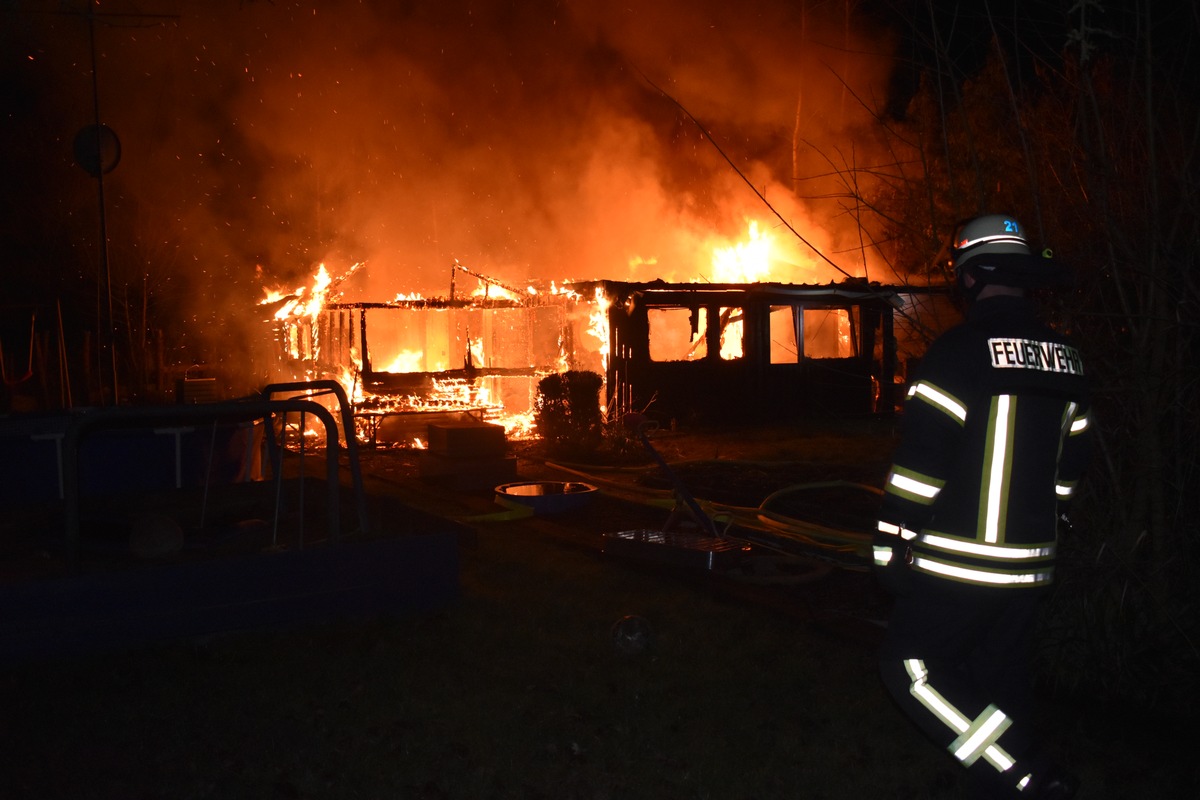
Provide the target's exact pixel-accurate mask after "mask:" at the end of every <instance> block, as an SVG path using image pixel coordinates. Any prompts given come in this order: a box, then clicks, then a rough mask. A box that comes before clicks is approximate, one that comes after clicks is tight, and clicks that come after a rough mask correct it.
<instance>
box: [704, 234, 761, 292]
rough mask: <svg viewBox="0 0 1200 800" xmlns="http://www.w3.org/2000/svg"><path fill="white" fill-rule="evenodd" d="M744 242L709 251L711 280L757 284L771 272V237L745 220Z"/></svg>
mask: <svg viewBox="0 0 1200 800" xmlns="http://www.w3.org/2000/svg"><path fill="white" fill-rule="evenodd" d="M748 227H749V231H748V236H749V239H748V241H745V242H739V243H738V244H735V245H733V246H732V247H718V248H716V249H715V250H713V256H712V268H713V280H714V281H715V282H717V283H757V282H759V281H761V280H762V279H763V278H765V277H767V276H768V275H770V273H771V237H770V236H769V235H767V234H764V233H759V230H758V222H757V221H755V220H750V221H749V225H748Z"/></svg>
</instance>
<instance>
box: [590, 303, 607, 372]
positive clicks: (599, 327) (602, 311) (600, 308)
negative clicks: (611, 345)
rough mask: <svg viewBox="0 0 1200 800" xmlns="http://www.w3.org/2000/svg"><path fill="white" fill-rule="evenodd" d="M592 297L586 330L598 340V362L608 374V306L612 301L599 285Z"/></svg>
mask: <svg viewBox="0 0 1200 800" xmlns="http://www.w3.org/2000/svg"><path fill="white" fill-rule="evenodd" d="M593 299H594V301H595V305H594V306H593V308H592V311H591V313H590V314H589V315H588V328H587V332H588V333H590V334H591V335H592V336H594V337H596V339H597V340H598V341H599V342H600V348H599V349H600V364H601V366H602V367H603V369H604V374H608V341H609V338H608V307H609V306H610V305H612V301H611V300H609V298H608V297H607V296H606V295H605V294H604V291H603V290H602V289H600V288H599V287H597V289H596V295H595V297H594V298H593Z"/></svg>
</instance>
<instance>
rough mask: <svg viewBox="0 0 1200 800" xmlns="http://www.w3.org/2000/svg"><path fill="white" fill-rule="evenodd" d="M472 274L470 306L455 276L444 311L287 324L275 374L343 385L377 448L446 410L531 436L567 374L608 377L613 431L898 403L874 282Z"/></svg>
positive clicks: (400, 306) (439, 305) (377, 305)
mask: <svg viewBox="0 0 1200 800" xmlns="http://www.w3.org/2000/svg"><path fill="white" fill-rule="evenodd" d="M460 272H461V273H465V274H469V275H472V276H474V277H475V278H477V279H478V280H479V285H480V287H481V288H480V289H478V290H476V291H475V292H474V293H473V294H471V295H470V296H466V297H463V296H460V295H459V294H458V293H457V292H456V289H455V283H454V280H453V278H452V282H451V292H450V295H449V296H448V297H445V298H436V299H427V298H420V297H398V298H396V299H394V300H392V301H388V302H355V303H341V302H327V303H324V304H323V305H321V306H320V307H319V308H317V309H315V310H313V311H309V310H308V309H307V308H306V307H303V306H299V307H300V308H303V310H304V313H291V312H289V313H284V314H282V315H277V316H276V322H277V328H276V336H275V340H276V344H277V355H278V358H279V361H280V363H279V365H278V367H279V369H281V370H282V371H284V372H286V373H290V375H291V376H292V377H297V376H304V377H309V378H335V379H338V380H340V381H342V383H343V384H344V385H346V387H347V390H348V392H347V393H348V395H349V396H350V397H351V398H352V400H353V403H354V406H355V415H356V418H357V419H358V421H359V424H360V431H359V433H360V435H364V434H365V435H367V436H369V438H371V439H372V440H377V439H381V438H382V439H385V440H395V441H405V440H407V439H409V438H410V437H411V436H412V434H413V432H414V431H416V432H418V435H419V432H420V431H421V430H422V426H423V423H422V422H421V420H422V419H427V418H428V415H430V414H436V413H445V412H455V413H457V412H469V413H472V414H475V415H477V416H478V417H479V418H480V419H491V420H493V421H498V422H503V424H504V425H505V428H506V429H507V430H508V431H509V433H510V434H512V433H515V434H517V435H520V434H521V433H522V432H525V431H527V430H528V428H529V424H530V419H531V417H532V409H533V408H534V406H535V401H536V395H537V388H538V382H539V381H540V380H541V379H542V378H543V377H545V376H547V375H550V374H553V373H556V372H563V371H566V370H587V371H593V372H597V373H599V374H601V375H602V376H603V377H604V389H603V396H602V397H601V398H599V400H600V402H601V403H602V404H603V405H604V406H605V407H606V410H607V411H608V412H609V416H610V418H612V417H613V416H614V415H623V414H625V413H630V412H637V413H644V414H647V415H648V416H650V417H652V418H656V419H659V420H660V421H662V422H664V423H675V422H677V421H682V422H685V423H686V422H712V421H718V420H722V421H723V420H734V421H752V422H753V421H764V420H772V419H792V418H797V417H802V416H814V415H827V414H869V413H875V412H881V411H890V410H891V409H892V408H893V405H894V398H893V396H892V394H893V386H894V380H895V375H896V341H895V332H894V325H893V313H894V312H895V310H896V309H897V308H898V307H900V306H901V305H902V303H901V298H900V295H899V294H898V292H897V291H896V290H893V289H890V288H887V287H881V286H880V285H878V284H868V283H866V282H865V281H858V280H851V281H846V282H843V283H840V284H828V285H823V286H803V285H792V284H782V283H741V284H739V283H721V284H713V283H667V282H664V281H661V280H659V281H653V282H648V283H636V282H626V281H606V280H601V281H588V282H579V283H567V284H564V285H563V286H559V287H555V286H550V287H545V288H543V289H539V288H535V287H529V288H527V289H526V290H524V291H522V290H518V289H515V288H513V287H511V286H505V285H503V284H502V283H500V282H499V281H496V280H494V279H490V278H487V277H486V276H482V275H478V274H476V273H472V272H471V271H470V270H467V269H466V268H464V267H461V266H460V265H455V268H454V270H453V272H452V275H457V274H459V273H460ZM404 420H409V421H413V423H414V424H412V425H406V424H405V422H404Z"/></svg>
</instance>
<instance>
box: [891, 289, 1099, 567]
mask: <svg viewBox="0 0 1200 800" xmlns="http://www.w3.org/2000/svg"><path fill="white" fill-rule="evenodd" d="M1089 428H1090V423H1089V419H1088V396H1087V385H1086V378H1085V376H1084V367H1083V360H1082V358H1081V357H1080V355H1079V352H1078V351H1077V350H1076V349H1075V348H1074V347H1072V346H1071V344H1070V343H1069V342H1068V341H1067V340H1066V339H1065V338H1064V337H1063V336H1061V335H1060V334H1058V333H1056V332H1055V331H1053V330H1051V329H1050V328H1049V327H1047V326H1045V325H1043V324H1042V323H1041V322H1039V321H1038V320H1037V318H1036V316H1035V314H1034V308H1033V305H1032V303H1031V302H1030V301H1029V300H1027V299H1025V298H1019V297H1007V296H1006V297H993V298H988V299H986V300H982V301H979V302H978V303H976V304H975V305H974V306H973V307H972V308H971V311H970V314H969V316H968V319H967V321H966V322H965V323H964V324H962V325H960V326H958V327H957V328H955V329H953V330H951V331H949V332H947V333H946V334H945V335H944V336H942V337H941V338H939V339H938V340H937V341H936V342H934V344H933V345H931V346H930V348H929V351H928V352H927V354H926V356H925V358H924V359H923V361H922V363H921V366H920V368H919V374H918V376H917V380H916V381H915V382H914V383H913V384H912V386H911V388H910V390H909V393H908V399H907V401H906V403H905V410H904V430H903V435H902V437H901V440H900V444H899V446H898V447H897V449H896V453H895V456H894V461H893V466H892V469H891V471H890V472H889V474H888V477H887V482H886V484H885V486H884V499H883V503H882V505H881V508H880V523H879V526H878V531H877V533H876V536H875V548H874V552H875V563H876V565H877V566H878V567H880V568H893V569H894V568H897V567H900V566H901V565H899V564H897V562H898V561H900V560H902V561H903V562H904V564H907V565H908V567H910V568H911V569H912V570H913V571H914V572H917V573H922V574H924V575H927V576H931V577H933V578H937V579H942V580H947V581H954V582H957V583H964V584H971V585H981V586H995V587H1012V588H1031V587H1038V586H1045V585H1047V584H1048V583H1050V582H1051V581H1052V580H1053V576H1054V558H1055V549H1056V538H1057V521H1058V516H1059V514H1060V513H1061V512H1062V511H1063V510H1064V509H1065V507H1066V505H1067V504H1068V503H1069V501H1070V500H1071V498H1072V496H1073V494H1074V491H1075V487H1076V486H1077V484H1078V481H1079V478H1080V476H1081V474H1082V470H1083V467H1084V462H1085V461H1086V450H1087V447H1086V445H1087V440H1088V433H1089Z"/></svg>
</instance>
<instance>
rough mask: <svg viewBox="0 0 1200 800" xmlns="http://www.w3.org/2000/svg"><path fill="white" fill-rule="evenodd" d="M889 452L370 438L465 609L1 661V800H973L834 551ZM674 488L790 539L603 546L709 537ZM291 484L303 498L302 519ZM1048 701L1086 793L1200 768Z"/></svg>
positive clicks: (843, 429)
mask: <svg viewBox="0 0 1200 800" xmlns="http://www.w3.org/2000/svg"><path fill="white" fill-rule="evenodd" d="M893 433H894V431H893V429H892V427H891V424H890V422H888V421H884V420H864V421H861V422H860V423H856V424H854V425H850V426H848V427H847V426H845V425H840V426H837V427H830V426H825V425H821V424H816V423H813V424H809V425H804V426H788V427H779V428H775V429H773V430H762V429H756V430H727V431H700V432H678V431H676V432H671V431H662V432H656V434H655V435H654V436H653V437H652V438H651V443H652V446H653V448H654V450H655V451H656V452H657V453H658V454H659V455H660V456H661V457H662V458H663V460H664V461H666V462H667V463H668V464H669V470H664V469H663V468H662V466H661V465H660V464H658V463H657V462H655V461H654V460H653V459H652V458H648V457H645V456H638V457H633V456H631V455H630V454H626V455H625V457H623V458H619V459H618V458H611V457H609V458H597V459H595V460H594V461H593V462H592V463H580V462H579V461H576V462H571V463H564V461H562V460H555V459H553V458H551V457H549V456H548V455H547V454H546V453H545V452H543V450H542V449H541V448H539V447H538V446H536V445H534V444H531V443H521V442H513V443H511V444H510V447H509V453H510V457H511V458H512V461H511V462H508V463H507V465H506V466H504V467H502V468H501V467H497V468H496V471H495V472H489V471H488V470H487V469H482V468H481V469H478V470H474V471H472V470H467V471H466V474H457V475H441V476H436V477H432V478H431V477H430V476H429V475H428V474H425V475H423V474H422V473H423V470H424V471H427V464H428V462H425V461H423V459H424V458H426V456H425V455H424V454H422V453H421V452H419V451H409V450H405V449H398V448H364V449H363V451H362V453H361V459H360V464H361V467H362V472H363V481H364V487H365V490H366V491H365V500H366V503H365V510H364V518H365V519H366V520H367V522H368V527H370V528H371V529H372V530H374V532H375V535H380V534H383V533H386V532H396V531H401V532H402V531H403V530H404V529H405V528H406V527H413V526H416V527H420V526H423V525H427V524H429V522H430V521H431V520H443V521H445V522H446V523H448V524H449V525H451V526H452V529H453V530H454V531H455V535H456V537H457V541H458V551H459V565H458V571H459V581H460V588H461V591H460V597H459V598H458V599H457V601H456V602H454V603H452V604H450V605H448V606H447V607H446V608H444V609H440V610H437V611H434V612H432V613H420V614H413V615H401V616H396V617H386V618H382V619H369V620H360V621H349V622H344V623H339V624H333V625H330V624H321V625H313V626H304V627H302V628H301V629H298V630H295V629H294V630H283V631H274V630H272V631H262V632H249V633H243V634H239V635H235V636H227V637H206V638H205V639H203V640H201V641H189V642H175V643H171V644H167V645H163V646H159V647H153V648H145V649H140V650H137V651H130V652H118V653H105V654H99V655H95V656H89V657H79V658H71V659H59V660H54V661H50V662H47V663H42V664H34V665H25V666H11V665H10V666H6V667H5V668H4V669H0V695H2V696H3V697H4V698H5V700H4V707H3V710H4V715H3V719H2V720H0V796H2V797H6V798H7V797H16V798H24V797H71V798H123V799H124V798H130V797H155V798H158V797H171V798H190V797H197V798H200V797H203V798H221V799H222V800H227V798H264V797H266V798H280V800H283V799H285V798H288V799H290V798H378V797H398V798H418V799H421V800H424V799H425V798H428V799H430V800H442V799H445V798H453V799H457V798H481V799H482V798H545V799H546V800H559V798H580V799H584V798H590V799H591V800H622V799H624V798H630V799H631V800H642V798H645V800H661V799H662V798H671V799H672V800H673V799H674V798H679V800H688V799H690V798H720V799H722V800H724V799H725V798H729V800H742V799H745V800H749V799H750V798H760V799H761V800H773V798H785V797H806V798H829V799H830V800H839V799H840V798H850V797H853V798H858V797H871V798H874V797H879V798H914V799H915V798H941V799H942V800H953V799H955V798H962V797H966V796H968V794H967V789H966V786H965V784H964V781H963V777H962V775H961V774H960V772H961V771H960V770H958V769H957V768H956V767H955V766H954V765H953V764H952V763H950V760H949V757H948V756H946V755H945V754H943V753H941V752H940V751H938V750H937V749H936V748H934V747H932V746H931V745H929V744H928V743H927V742H926V741H925V740H923V739H922V738H921V737H920V736H919V735H918V734H917V733H916V732H915V731H914V730H913V729H912V728H911V726H909V725H908V724H907V723H906V722H905V721H904V720H903V718H902V717H900V715H899V714H898V712H897V711H896V710H895V709H894V707H892V705H891V704H890V702H889V700H888V699H887V697H886V695H885V693H884V692H883V691H882V688H881V686H880V685H879V682H878V678H877V674H876V668H875V659H874V653H875V645H876V643H877V642H878V639H879V636H880V635H881V631H882V624H883V621H884V619H885V618H886V613H887V603H886V598H885V597H883V596H882V595H881V594H880V593H879V591H878V590H877V589H876V587H875V586H874V584H873V582H872V580H871V577H870V575H869V573H868V572H867V571H866V570H865V568H864V567H865V559H864V558H863V557H862V555H861V553H860V552H858V551H857V550H856V547H855V545H854V542H853V541H834V542H833V543H832V544H831V542H830V538H829V537H830V536H832V537H833V538H834V539H836V536H837V535H838V534H839V533H845V532H851V533H856V534H858V535H861V534H862V532H865V531H869V530H870V526H871V523H872V519H873V514H874V507H875V502H876V500H875V495H873V494H872V492H871V487H876V488H877V487H878V486H879V485H880V483H881V481H882V478H883V476H884V474H885V472H886V469H887V461H888V456H889V453H890V449H891V446H892V442H893V441H894V439H893ZM645 455H649V454H648V453H647V454H645ZM313 463H314V464H315V463H316V462H313ZM342 466H343V467H345V466H347V465H346V464H345V463H343V465H342ZM316 469H317V471H319V467H317V468H316ZM345 473H346V470H345V469H343V483H342V489H343V492H342V497H343V499H344V500H345V502H344V503H343V507H342V514H341V518H342V521H343V523H344V525H345V528H346V531H347V535H348V536H350V537H353V536H356V535H358V534H357V533H356V532H355V531H354V528H355V527H356V525H357V524H358V520H359V517H358V515H357V514H358V511H359V509H357V508H356V504H355V502H354V497H353V494H352V492H349V491H348V488H349V485H348V482H347V480H346V476H345ZM504 480H511V481H515V482H533V481H560V482H565V481H573V482H582V483H588V484H589V485H594V486H596V487H600V488H598V491H597V492H596V493H595V495H594V496H592V497H591V499H590V502H588V503H587V504H586V505H584V506H582V507H580V508H576V509H574V510H571V511H568V512H565V513H561V514H555V515H535V516H527V515H522V514H520V513H514V510H513V509H512V508H511V507H509V506H506V505H502V504H500V503H498V502H497V497H496V492H495V487H496V486H497V485H498V484H500V483H503V482H504ZM680 486H682V487H683V488H684V489H685V490H686V493H687V495H689V496H691V497H692V498H693V499H695V500H696V501H697V502H698V503H700V504H701V505H702V510H704V511H706V512H710V513H711V517H710V518H711V519H712V520H714V521H715V522H716V523H717V524H719V525H721V526H726V525H730V527H728V528H726V527H722V530H725V531H727V532H732V533H738V534H740V533H745V531H742V530H740V528H737V527H734V526H732V525H731V521H736V520H740V519H749V520H759V519H762V518H763V517H770V518H774V519H776V520H780V519H782V520H787V521H790V523H789V524H785V525H782V526H781V527H779V528H777V529H776V530H778V531H780V532H782V533H786V534H787V536H785V537H782V538H781V537H772V538H770V540H769V541H768V542H767V543H768V544H773V545H776V546H775V547H767V546H763V545H762V544H759V543H757V542H753V541H751V542H750V543H749V544H748V545H747V547H749V549H748V550H741V549H739V550H737V551H736V552H735V554H734V555H732V556H729V560H728V561H724V560H722V561H720V562H719V564H720V568H716V569H713V568H708V567H707V566H706V565H704V566H698V565H697V561H696V550H694V549H691V548H673V547H663V548H657V547H655V546H652V545H647V546H645V547H634V548H632V549H631V550H626V551H621V552H615V551H613V550H611V547H609V545H610V544H611V535H612V534H614V533H621V532H629V531H645V530H661V529H665V528H667V527H669V525H668V523H672V522H673V523H674V524H677V525H678V528H679V530H681V531H684V532H687V533H689V534H696V533H697V531H696V520H695V519H694V518H692V517H689V516H688V514H687V513H681V514H675V515H674V516H673V515H672V512H673V511H676V510H677V509H678V508H679V506H680V496H679V487H680ZM268 488H269V487H268V486H266V485H257V486H251V487H249V489H250V490H251V492H250V493H251V494H253V495H254V498H250V499H247V498H245V497H238V498H235V499H236V502H232V501H230V502H228V503H227V504H226V507H225V508H224V510H225V511H228V512H230V513H233V514H234V516H235V518H239V519H242V520H243V521H244V522H246V523H248V524H247V525H241V526H235V529H236V530H237V531H238V532H239V538H237V540H236V541H237V542H238V543H239V544H240V545H243V546H262V545H263V544H264V539H263V537H264V536H266V535H267V534H268V531H267V529H266V528H264V527H263V525H262V524H261V523H262V521H263V520H265V519H269V514H270V511H271V510H270V502H268V503H267V504H266V506H264V505H263V503H262V501H263V500H264V499H266V500H268V501H270V500H272V499H273V497H272V495H271V494H270V492H267V493H265V494H264V490H265V489H268ZM297 488H298V487H297V486H296V485H289V486H287V487H285V488H284V490H283V492H284V499H285V500H286V504H288V505H289V506H294V505H295V504H296V501H297V500H298V499H300V498H299V497H298V495H297V493H296V489H297ZM322 497H324V493H323V492H322V491H321V490H320V488H319V485H317V484H314V486H313V487H309V488H308V489H307V490H306V491H305V493H304V495H303V502H304V503H305V504H307V505H308V506H310V507H311V508H312V519H311V520H310V521H309V522H310V523H311V524H310V525H309V527H308V528H307V530H308V531H309V532H310V534H311V535H312V536H314V537H315V536H317V535H318V534H317V531H319V530H320V523H321V522H322V520H323V519H324V518H325V515H324V513H323V509H322V508H321V498H322ZM255 498H256V499H255ZM190 500H194V498H191V499H190ZM190 500H189V502H190ZM194 512H195V509H194V508H193V507H189V509H188V513H189V514H192V515H194ZM249 523H252V524H249ZM814 533H815V534H818V535H816V536H810V535H809V534H814ZM110 540H111V541H112V542H117V543H118V544H119V542H120V534H119V532H115V533H111V534H110ZM689 541H691V540H689ZM739 541H740V540H739ZM267 543H268V544H269V542H267ZM701 552H704V551H701ZM628 616H636V617H640V618H641V619H643V620H645V621H646V622H647V624H648V629H649V631H650V634H649V636H648V637H645V638H644V642H645V646H644V647H642V646H639V645H637V643H636V642H637V641H638V640H637V639H636V637H634V638H632V640H633V641H634V645H633V646H632V650H631V649H629V648H627V647H625V646H624V645H621V644H620V642H619V640H618V639H617V638H614V631H616V630H618V625H617V623H618V622H619V621H621V620H623V619H625V618H626V617H628ZM626 638H630V637H626ZM618 645H620V646H618ZM1047 700H1048V704H1047V711H1046V718H1045V720H1044V724H1045V729H1046V733H1047V735H1048V737H1049V741H1050V742H1051V744H1052V746H1053V747H1054V749H1055V750H1056V751H1057V752H1058V753H1060V754H1062V755H1063V756H1064V757H1065V758H1066V759H1068V760H1069V762H1070V763H1072V765H1073V766H1075V767H1076V768H1077V770H1078V771H1079V772H1080V773H1081V774H1083V775H1084V778H1085V787H1086V791H1085V792H1084V793H1082V794H1081V795H1080V797H1081V798H1084V799H1085V800H1086V798H1110V797H1111V798H1128V797H1148V796H1154V797H1189V796H1190V791H1189V789H1190V788H1194V785H1195V784H1194V777H1195V769H1194V767H1192V766H1191V765H1190V763H1188V762H1187V761H1186V760H1184V759H1181V758H1180V755H1181V752H1180V751H1181V750H1182V745H1180V746H1173V745H1171V742H1173V741H1175V740H1174V739H1171V738H1170V737H1164V736H1163V735H1162V731H1161V727H1159V725H1158V721H1155V720H1145V719H1138V718H1136V717H1128V718H1122V719H1120V720H1117V719H1114V718H1113V717H1112V716H1111V715H1110V713H1109V710H1108V709H1105V708H1102V707H1100V706H1098V705H1093V706H1092V707H1089V706H1087V705H1080V704H1078V703H1073V702H1072V703H1069V704H1068V703H1064V702H1062V701H1061V699H1058V698H1053V697H1051V698H1047ZM1164 739H1166V740H1167V741H1164Z"/></svg>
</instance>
